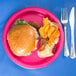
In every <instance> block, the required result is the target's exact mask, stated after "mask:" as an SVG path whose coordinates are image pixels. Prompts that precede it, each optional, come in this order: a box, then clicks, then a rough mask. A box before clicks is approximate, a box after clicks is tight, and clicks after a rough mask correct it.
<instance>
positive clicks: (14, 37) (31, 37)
mask: <svg viewBox="0 0 76 76" xmlns="http://www.w3.org/2000/svg"><path fill="white" fill-rule="evenodd" d="M37 37H38V33H37V30H36V29H35V28H34V27H33V26H31V25H29V24H28V23H26V22H25V21H20V20H17V21H16V22H15V23H14V25H13V26H12V27H11V29H10V30H9V31H8V34H7V40H8V44H9V47H10V49H11V51H12V52H13V54H15V55H16V56H27V55H30V54H31V52H32V51H34V50H35V49H36V45H37V41H38V40H37V39H36V38H37Z"/></svg>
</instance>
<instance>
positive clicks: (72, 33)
mask: <svg viewBox="0 0 76 76" xmlns="http://www.w3.org/2000/svg"><path fill="white" fill-rule="evenodd" d="M70 58H72V59H74V58H75V47H74V30H71V51H70Z"/></svg>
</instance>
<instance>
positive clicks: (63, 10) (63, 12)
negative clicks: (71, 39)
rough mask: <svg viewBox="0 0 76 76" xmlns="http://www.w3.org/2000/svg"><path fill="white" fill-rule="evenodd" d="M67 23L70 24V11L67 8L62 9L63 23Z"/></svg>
mask: <svg viewBox="0 0 76 76" xmlns="http://www.w3.org/2000/svg"><path fill="white" fill-rule="evenodd" d="M63 21H65V22H66V23H67V22H68V11H67V8H61V22H62V23H63Z"/></svg>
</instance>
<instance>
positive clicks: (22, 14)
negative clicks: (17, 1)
mask: <svg viewBox="0 0 76 76" xmlns="http://www.w3.org/2000/svg"><path fill="white" fill-rule="evenodd" d="M44 17H48V18H49V20H51V21H52V22H56V23H57V24H58V25H59V31H60V37H59V42H58V44H57V45H56V50H55V54H54V56H52V57H47V58H39V57H38V55H37V51H38V49H37V50H35V51H34V52H33V53H32V54H31V55H30V56H25V57H18V56H15V55H14V54H13V53H12V52H11V50H10V48H9V45H8V41H7V33H8V31H9V29H10V27H11V26H12V25H13V24H14V22H15V21H16V20H17V19H20V20H25V21H26V22H28V21H30V20H32V21H36V22H37V23H38V24H39V25H42V19H43V18H44ZM2 41H3V46H4V49H5V51H6V53H7V55H8V56H9V58H10V59H11V60H12V61H13V62H14V63H16V64H17V65H19V66H21V67H23V68H28V69H38V68H43V67H45V66H48V65H49V64H51V63H52V62H53V61H54V60H55V59H56V58H57V57H58V56H59V54H60V52H61V50H62V48H63V43H64V33H63V29H62V26H61V24H60V22H59V20H58V19H57V18H56V17H55V16H54V15H53V14H52V13H51V12H49V11H47V10H45V9H42V8H38V7H29V8H24V9H22V10H20V11H18V12H16V13H15V14H14V15H12V16H11V17H10V18H9V20H8V21H7V23H6V25H5V27H4V30H3V35H2Z"/></svg>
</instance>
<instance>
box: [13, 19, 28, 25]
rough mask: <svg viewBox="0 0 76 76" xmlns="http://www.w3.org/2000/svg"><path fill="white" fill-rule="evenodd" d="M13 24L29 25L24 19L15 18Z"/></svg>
mask: <svg viewBox="0 0 76 76" xmlns="http://www.w3.org/2000/svg"><path fill="white" fill-rule="evenodd" d="M14 25H29V24H28V23H27V22H26V21H24V20H21V21H20V19H17V20H16V22H15V23H14Z"/></svg>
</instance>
